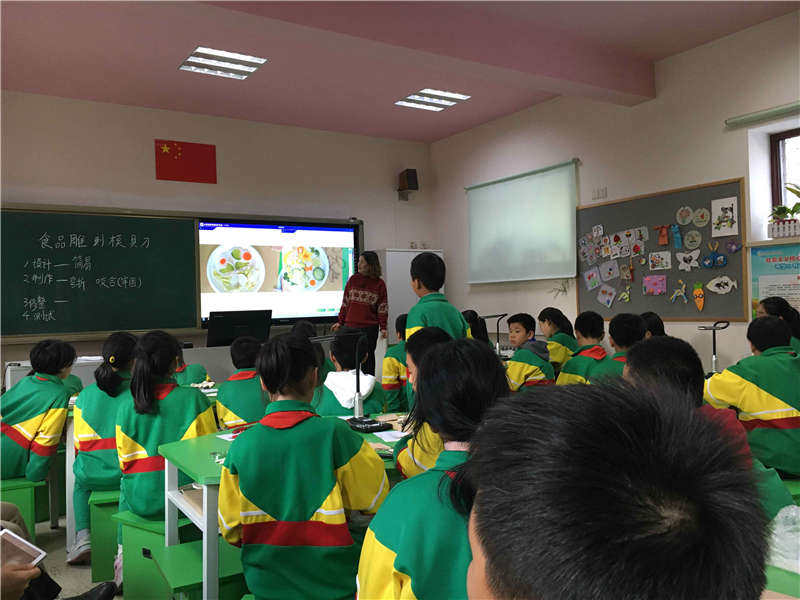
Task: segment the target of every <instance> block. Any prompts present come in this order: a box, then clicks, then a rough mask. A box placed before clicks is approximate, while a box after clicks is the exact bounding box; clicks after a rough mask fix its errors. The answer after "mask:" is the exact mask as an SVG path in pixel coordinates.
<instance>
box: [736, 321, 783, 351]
mask: <svg viewBox="0 0 800 600" xmlns="http://www.w3.org/2000/svg"><path fill="white" fill-rule="evenodd" d="M791 339H792V332H791V330H790V329H789V324H788V323H787V322H786V321H784V320H783V319H781V318H779V317H773V316H766V317H758V318H757V319H754V320H753V321H751V322H750V325H748V326H747V341H749V342H750V344H751V345H752V347H753V348H754V349H755V350H758V351H759V352H764V350H769V349H770V348H774V347H775V346H788V345H789V342H791Z"/></svg>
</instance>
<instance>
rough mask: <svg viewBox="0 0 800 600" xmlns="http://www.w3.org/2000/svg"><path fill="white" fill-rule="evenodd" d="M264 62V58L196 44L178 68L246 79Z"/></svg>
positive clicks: (265, 60)
mask: <svg viewBox="0 0 800 600" xmlns="http://www.w3.org/2000/svg"><path fill="white" fill-rule="evenodd" d="M222 59H224V60H222ZM266 62H267V59H266V58H259V57H257V56H250V55H248V54H239V53H238V52H228V51H227V50H215V49H214V48H207V47H205V46H198V47H197V48H195V50H194V52H192V53H191V54H190V55H189V56H188V57H187V58H186V60H184V61H183V62H182V63H181V65H180V66H179V67H178V69H180V70H181V71H191V72H192V73H203V74H204V75H216V76H217V77H227V78H229V79H240V80H241V79H247V77H248V75H250V74H252V73H253V72H255V71H256V70H257V69H258V68H259V67H260V66H261V65H263V64H264V63H266ZM199 65H202V66H199Z"/></svg>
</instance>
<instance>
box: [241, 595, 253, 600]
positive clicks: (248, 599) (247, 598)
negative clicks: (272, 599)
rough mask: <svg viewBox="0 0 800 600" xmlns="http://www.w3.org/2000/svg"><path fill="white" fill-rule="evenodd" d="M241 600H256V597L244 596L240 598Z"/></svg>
mask: <svg viewBox="0 0 800 600" xmlns="http://www.w3.org/2000/svg"><path fill="white" fill-rule="evenodd" d="M242 600H256V597H255V596H253V594H245V595H244V596H242Z"/></svg>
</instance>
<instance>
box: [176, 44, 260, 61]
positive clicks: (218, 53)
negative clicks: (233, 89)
mask: <svg viewBox="0 0 800 600" xmlns="http://www.w3.org/2000/svg"><path fill="white" fill-rule="evenodd" d="M192 54H211V55H213V56H219V57H221V58H235V59H236V60H243V61H246V62H254V63H257V64H259V65H263V64H264V63H265V62H267V59H266V58H259V57H258V56H250V55H249V54H239V53H238V52H226V51H225V50H214V49H213V48H206V47H205V46H198V47H197V49H196V50H195V51H194V52H192Z"/></svg>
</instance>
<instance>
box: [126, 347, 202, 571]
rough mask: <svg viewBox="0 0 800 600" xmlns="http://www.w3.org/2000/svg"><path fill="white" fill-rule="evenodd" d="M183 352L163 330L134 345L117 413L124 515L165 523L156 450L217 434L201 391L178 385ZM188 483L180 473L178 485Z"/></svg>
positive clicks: (160, 467)
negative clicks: (128, 383) (128, 384)
mask: <svg viewBox="0 0 800 600" xmlns="http://www.w3.org/2000/svg"><path fill="white" fill-rule="evenodd" d="M179 353H180V344H178V341H177V340H176V339H175V338H174V337H172V336H171V335H170V334H168V333H166V332H164V331H151V332H149V333H146V334H144V335H143V336H142V337H140V338H139V341H138V342H137V344H136V351H135V359H134V364H133V370H132V372H131V387H130V389H129V390H127V391H125V392H123V393H122V395H121V396H120V399H119V408H118V409H117V423H116V445H117V458H118V459H119V465H120V468H121V470H122V482H121V484H120V497H119V510H120V512H122V511H126V510H130V511H131V512H133V513H134V514H136V515H138V516H140V517H144V518H146V519H163V516H164V467H165V465H164V457H163V456H161V455H160V454H159V453H158V447H159V446H160V445H161V444H166V443H168V442H175V441H178V440H188V439H191V438H195V437H199V436H201V435H206V434H208V433H213V432H214V431H216V430H217V423H216V419H215V418H214V410H213V408H212V407H211V406H210V405H209V402H208V400H207V399H206V397H205V395H204V394H203V392H201V391H200V390H198V389H197V388H193V387H188V386H179V385H178V384H177V383H175V379H174V378H173V374H174V373H175V367H176V366H177V364H178V356H179ZM188 482H189V478H188V477H186V476H185V475H181V474H179V476H178V484H179V485H185V484H186V483H188ZM114 580H115V582H116V583H117V584H118V585H119V584H121V582H122V553H119V554H118V555H117V560H116V562H115V563H114Z"/></svg>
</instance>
